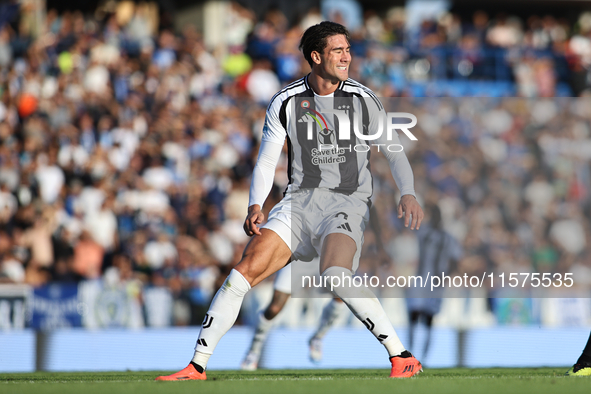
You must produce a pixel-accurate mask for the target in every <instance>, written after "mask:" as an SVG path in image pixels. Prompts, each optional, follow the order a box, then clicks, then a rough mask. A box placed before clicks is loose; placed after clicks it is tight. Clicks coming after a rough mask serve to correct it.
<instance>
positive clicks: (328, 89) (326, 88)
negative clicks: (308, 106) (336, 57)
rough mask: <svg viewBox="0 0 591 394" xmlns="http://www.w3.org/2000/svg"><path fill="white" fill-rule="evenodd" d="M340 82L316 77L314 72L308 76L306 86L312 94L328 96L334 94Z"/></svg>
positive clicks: (319, 76)
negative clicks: (308, 86) (310, 89)
mask: <svg viewBox="0 0 591 394" xmlns="http://www.w3.org/2000/svg"><path fill="white" fill-rule="evenodd" d="M340 83H341V81H339V80H338V79H336V80H332V79H326V78H323V77H322V76H321V75H318V74H317V73H316V72H314V70H312V72H311V73H310V74H308V85H310V87H311V88H312V90H313V91H314V93H316V94H317V95H319V96H328V95H329V94H332V93H334V92H335V91H336V90H337V89H338V87H339V85H340Z"/></svg>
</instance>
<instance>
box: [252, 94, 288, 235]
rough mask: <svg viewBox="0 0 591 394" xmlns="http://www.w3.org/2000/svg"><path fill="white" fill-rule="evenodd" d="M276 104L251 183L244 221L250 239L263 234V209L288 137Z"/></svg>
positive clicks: (269, 112)
mask: <svg viewBox="0 0 591 394" xmlns="http://www.w3.org/2000/svg"><path fill="white" fill-rule="evenodd" d="M276 101H279V100H276ZM276 101H275V102H276ZM275 102H273V103H271V105H269V108H268V109H267V115H266V117H265V126H264V127H263V138H262V140H261V147H260V148H259V156H258V159H257V163H256V164H255V166H254V170H253V173H252V181H251V183H250V195H249V201H248V214H247V215H246V220H245V221H244V232H245V233H246V235H248V236H249V237H250V236H253V235H255V234H256V235H260V234H261V232H260V230H259V225H261V224H262V223H263V221H264V220H265V215H264V214H263V212H262V207H263V204H264V203H265V200H266V199H267V196H268V195H269V193H270V192H271V188H272V187H273V178H274V177H275V168H276V167H277V162H278V161H279V158H280V157H281V151H282V150H283V144H284V141H285V136H286V135H287V133H286V131H285V128H284V127H283V125H282V124H281V122H280V120H279V115H278V112H279V109H278V108H277V105H274V103H275Z"/></svg>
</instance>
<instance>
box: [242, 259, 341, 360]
mask: <svg viewBox="0 0 591 394" xmlns="http://www.w3.org/2000/svg"><path fill="white" fill-rule="evenodd" d="M293 264H316V265H318V264H319V261H318V258H316V259H314V260H313V262H311V263H303V262H297V261H294V262H292V263H290V264H289V265H287V266H286V267H285V268H282V269H280V270H279V272H277V276H275V281H274V282H273V290H274V291H273V298H272V300H271V303H270V304H269V305H268V306H267V308H265V310H264V311H261V312H260V313H259V316H258V322H257V326H256V328H255V334H254V336H253V338H252V343H251V344H250V349H249V350H248V353H247V354H246V356H245V357H244V360H243V361H242V364H241V368H242V369H243V370H245V371H256V369H257V368H258V365H259V359H260V358H261V351H262V349H263V345H264V343H265V341H266V340H267V335H268V334H269V331H270V330H271V328H272V327H273V325H274V319H275V317H276V316H277V315H278V314H279V312H281V311H282V310H283V307H284V306H285V304H286V303H287V300H288V299H289V297H290V296H291V267H292V266H293ZM345 309H346V306H345V304H344V303H343V301H341V300H340V299H339V298H333V299H332V300H331V301H330V302H329V303H328V304H327V305H326V306H325V307H324V309H323V310H322V317H321V318H320V324H319V326H318V329H317V330H316V332H315V333H314V335H312V338H310V342H309V345H310V360H312V361H313V362H320V361H321V360H322V339H323V338H324V335H325V334H326V332H327V331H328V330H329V329H330V327H331V326H332V325H333V323H334V322H335V321H336V319H337V318H338V317H339V316H340V315H341V313H342V312H343V311H344V310H345Z"/></svg>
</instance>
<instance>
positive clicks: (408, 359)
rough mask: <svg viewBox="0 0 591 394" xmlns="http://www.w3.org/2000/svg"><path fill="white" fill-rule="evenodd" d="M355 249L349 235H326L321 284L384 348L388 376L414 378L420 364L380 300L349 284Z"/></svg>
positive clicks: (366, 290) (354, 244) (363, 289)
mask: <svg viewBox="0 0 591 394" xmlns="http://www.w3.org/2000/svg"><path fill="white" fill-rule="evenodd" d="M356 250H357V245H356V243H355V241H353V239H352V238H351V237H349V236H348V235H345V234H336V233H332V234H329V235H328V236H327V237H326V239H325V241H324V244H323V245H322V255H321V261H320V269H321V271H322V279H323V282H324V283H327V285H328V286H330V287H329V289H328V290H330V291H331V292H332V293H333V294H334V295H335V296H336V297H339V298H340V299H341V300H343V301H344V302H345V304H347V306H348V307H349V309H350V310H351V312H353V314H354V315H355V317H357V318H358V319H359V320H360V321H361V322H362V323H363V324H364V325H365V327H367V329H368V330H369V331H371V333H372V334H373V335H374V336H375V337H376V338H377V340H378V341H380V343H381V344H382V345H384V347H385V348H386V350H387V351H388V354H389V356H390V361H391V362H392V370H391V373H390V377H391V378H409V377H411V376H414V375H416V374H418V373H419V372H421V371H422V370H423V368H422V366H421V363H420V362H419V361H418V360H417V359H416V358H415V357H414V356H413V355H412V354H411V353H410V352H409V351H408V350H406V349H405V348H404V346H403V345H402V343H401V342H400V339H399V338H398V335H397V334H396V331H395V330H394V327H392V323H390V320H389V319H388V316H386V312H384V308H382V305H381V304H380V301H379V300H378V299H377V298H376V296H375V294H374V293H373V292H372V291H371V290H369V289H368V288H365V287H356V286H354V285H352V283H353V280H352V276H353V275H352V271H351V268H350V267H352V266H353V261H352V260H353V259H354V255H355V253H356ZM345 267H347V268H345Z"/></svg>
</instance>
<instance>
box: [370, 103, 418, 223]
mask: <svg viewBox="0 0 591 394" xmlns="http://www.w3.org/2000/svg"><path fill="white" fill-rule="evenodd" d="M373 114H377V115H378V116H384V112H383V110H382V111H375V112H373ZM370 119H371V120H370V125H369V127H370V130H371V129H372V128H375V127H379V125H378V122H379V120H378V118H377V116H370ZM379 143H381V144H384V145H386V146H387V145H393V144H398V145H400V146H402V144H401V143H400V139H399V138H398V134H397V133H396V131H393V133H392V139H391V140H387V135H386V130H383V133H382V135H381V137H380V138H379ZM380 151H381V152H382V153H383V154H384V156H386V158H387V159H388V163H389V164H390V171H391V173H392V177H393V178H394V181H395V182H396V186H398V189H399V190H400V195H401V197H400V202H399V203H398V218H402V216H404V227H409V225H410V229H411V230H414V229H417V230H418V229H419V228H420V227H421V222H422V221H423V217H424V216H425V214H424V213H423V209H422V208H421V205H420V204H419V202H418V201H417V198H416V195H415V188H414V177H413V173H412V168H411V166H410V163H409V161H408V158H407V157H406V154H405V153H404V151H403V150H402V151H400V152H391V151H390V150H389V149H380Z"/></svg>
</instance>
